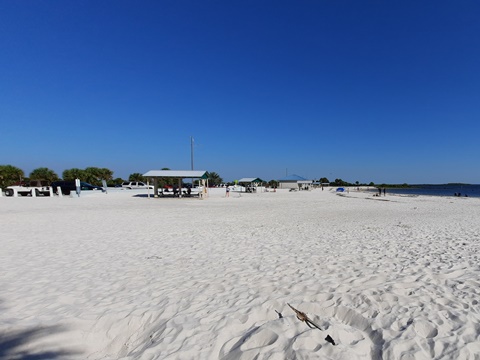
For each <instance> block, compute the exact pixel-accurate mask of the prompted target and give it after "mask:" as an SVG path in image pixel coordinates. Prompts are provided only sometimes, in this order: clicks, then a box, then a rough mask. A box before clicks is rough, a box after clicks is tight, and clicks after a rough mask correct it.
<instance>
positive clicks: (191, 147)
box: [190, 136, 194, 188]
mask: <svg viewBox="0 0 480 360" xmlns="http://www.w3.org/2000/svg"><path fill="white" fill-rule="evenodd" d="M190 159H191V166H192V171H193V136H190ZM193 181H194V180H193V177H192V188H193V185H194V184H193Z"/></svg>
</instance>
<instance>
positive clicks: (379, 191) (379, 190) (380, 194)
mask: <svg viewBox="0 0 480 360" xmlns="http://www.w3.org/2000/svg"><path fill="white" fill-rule="evenodd" d="M378 196H382V188H378Z"/></svg>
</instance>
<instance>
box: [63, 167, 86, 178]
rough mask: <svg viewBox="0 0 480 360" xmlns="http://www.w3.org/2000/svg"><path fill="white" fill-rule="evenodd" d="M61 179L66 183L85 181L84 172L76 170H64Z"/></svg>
mask: <svg viewBox="0 0 480 360" xmlns="http://www.w3.org/2000/svg"><path fill="white" fill-rule="evenodd" d="M62 179H63V180H66V181H68V180H75V179H80V180H82V181H83V180H84V179H85V170H82V169H78V168H72V169H67V170H64V171H63V173H62Z"/></svg>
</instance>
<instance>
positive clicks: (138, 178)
mask: <svg viewBox="0 0 480 360" xmlns="http://www.w3.org/2000/svg"><path fill="white" fill-rule="evenodd" d="M128 181H143V182H146V181H147V179H146V178H145V176H143V175H142V174H140V173H133V174H130V175H129V176H128Z"/></svg>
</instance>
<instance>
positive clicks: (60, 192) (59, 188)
mask: <svg viewBox="0 0 480 360" xmlns="http://www.w3.org/2000/svg"><path fill="white" fill-rule="evenodd" d="M57 195H58V196H59V197H63V194H62V188H61V187H60V186H57Z"/></svg>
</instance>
